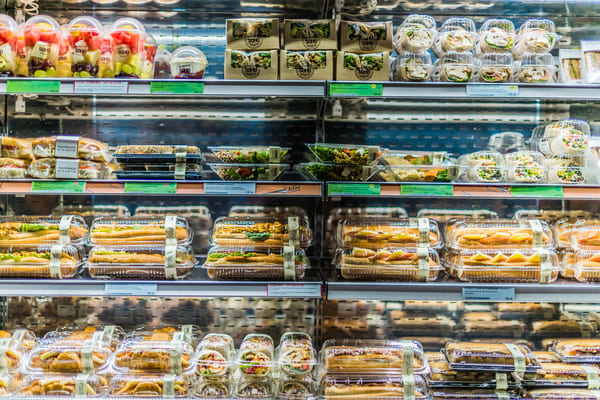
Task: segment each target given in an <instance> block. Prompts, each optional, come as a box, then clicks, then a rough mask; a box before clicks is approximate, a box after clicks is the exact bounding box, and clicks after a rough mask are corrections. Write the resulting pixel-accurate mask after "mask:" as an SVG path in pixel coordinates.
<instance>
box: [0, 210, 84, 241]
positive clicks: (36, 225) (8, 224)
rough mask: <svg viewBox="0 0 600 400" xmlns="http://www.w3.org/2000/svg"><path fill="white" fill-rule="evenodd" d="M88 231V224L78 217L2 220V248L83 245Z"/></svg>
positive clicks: (0, 236)
mask: <svg viewBox="0 0 600 400" xmlns="http://www.w3.org/2000/svg"><path fill="white" fill-rule="evenodd" d="M87 231H88V227H87V225H86V223H85V221H84V220H83V218H82V217H80V216H78V215H65V216H62V217H60V216H56V217H47V216H39V217H34V216H21V217H1V218H0V247H2V248H6V247H13V248H16V247H19V248H21V247H31V246H39V245H53V244H72V245H82V244H83V243H84V241H85V239H86V236H87Z"/></svg>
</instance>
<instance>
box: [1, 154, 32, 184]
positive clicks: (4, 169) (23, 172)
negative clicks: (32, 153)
mask: <svg viewBox="0 0 600 400" xmlns="http://www.w3.org/2000/svg"><path fill="white" fill-rule="evenodd" d="M29 163H30V161H29V160H18V159H16V158H0V179H25V177H26V176H27V169H28V168H29Z"/></svg>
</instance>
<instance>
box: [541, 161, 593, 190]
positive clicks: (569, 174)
mask: <svg viewBox="0 0 600 400" xmlns="http://www.w3.org/2000/svg"><path fill="white" fill-rule="evenodd" d="M585 181H586V172H585V168H583V167H581V166H579V165H577V164H576V163H573V162H570V161H564V162H561V163H552V164H551V165H550V166H549V167H548V183H555V184H559V185H576V184H581V183H585Z"/></svg>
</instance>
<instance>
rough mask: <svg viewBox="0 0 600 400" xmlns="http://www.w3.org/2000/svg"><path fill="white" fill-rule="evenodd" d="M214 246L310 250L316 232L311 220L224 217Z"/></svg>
mask: <svg viewBox="0 0 600 400" xmlns="http://www.w3.org/2000/svg"><path fill="white" fill-rule="evenodd" d="M296 228H297V229H296ZM212 243H213V245H216V246H222V247H228V246H236V247H237V246H254V247H261V248H265V247H267V248H273V247H282V246H284V245H290V246H299V247H300V248H307V247H308V246H310V245H311V244H312V230H311V229H310V224H309V222H308V218H299V217H295V216H289V217H287V218H286V217H257V218H252V217H221V218H218V219H217V220H216V221H215V224H214V229H213V236H212Z"/></svg>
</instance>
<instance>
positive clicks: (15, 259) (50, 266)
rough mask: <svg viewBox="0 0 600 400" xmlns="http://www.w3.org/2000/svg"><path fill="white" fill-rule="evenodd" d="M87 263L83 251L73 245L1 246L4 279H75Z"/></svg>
mask: <svg viewBox="0 0 600 400" xmlns="http://www.w3.org/2000/svg"><path fill="white" fill-rule="evenodd" d="M82 263H83V251H82V249H81V248H80V247H76V246H73V245H63V246H61V245H40V246H35V247H22V246H16V247H14V248H13V247H6V248H3V247H0V277H5V278H9V277H11V278H53V279H63V278H72V277H74V276H75V275H76V274H77V272H78V269H79V266H80V265H81V264H82Z"/></svg>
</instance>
